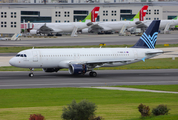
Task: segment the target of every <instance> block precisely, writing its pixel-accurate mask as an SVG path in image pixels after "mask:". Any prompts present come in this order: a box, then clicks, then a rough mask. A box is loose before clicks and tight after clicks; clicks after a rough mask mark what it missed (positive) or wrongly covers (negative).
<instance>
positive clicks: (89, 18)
mask: <svg viewBox="0 0 178 120" xmlns="http://www.w3.org/2000/svg"><path fill="white" fill-rule="evenodd" d="M99 9H100V7H95V8H94V9H93V10H92V11H91V12H90V14H89V15H88V16H87V17H86V18H85V19H84V20H82V22H95V21H96V19H97V16H98V13H99Z"/></svg>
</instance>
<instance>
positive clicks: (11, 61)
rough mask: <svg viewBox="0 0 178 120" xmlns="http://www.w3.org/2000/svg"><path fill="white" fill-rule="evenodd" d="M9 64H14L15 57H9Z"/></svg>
mask: <svg viewBox="0 0 178 120" xmlns="http://www.w3.org/2000/svg"><path fill="white" fill-rule="evenodd" d="M9 64H10V65H11V66H15V59H14V58H11V59H10V60H9Z"/></svg>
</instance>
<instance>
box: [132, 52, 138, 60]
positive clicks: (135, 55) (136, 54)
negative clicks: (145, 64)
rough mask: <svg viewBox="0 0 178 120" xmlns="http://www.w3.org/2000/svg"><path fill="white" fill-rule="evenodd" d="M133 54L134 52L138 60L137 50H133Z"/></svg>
mask: <svg viewBox="0 0 178 120" xmlns="http://www.w3.org/2000/svg"><path fill="white" fill-rule="evenodd" d="M133 52H134V58H135V59H138V52H137V50H133Z"/></svg>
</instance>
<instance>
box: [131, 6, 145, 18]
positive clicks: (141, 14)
mask: <svg viewBox="0 0 178 120" xmlns="http://www.w3.org/2000/svg"><path fill="white" fill-rule="evenodd" d="M147 9H148V6H147V5H145V6H143V7H142V9H141V10H140V11H139V12H138V13H137V14H136V15H135V16H134V18H132V19H131V20H130V21H144V17H145V16H146V13H147Z"/></svg>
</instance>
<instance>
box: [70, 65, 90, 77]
mask: <svg viewBox="0 0 178 120" xmlns="http://www.w3.org/2000/svg"><path fill="white" fill-rule="evenodd" d="M86 72H87V67H86V65H84V64H70V65H69V73H70V74H73V75H79V74H85V73H86Z"/></svg>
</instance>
